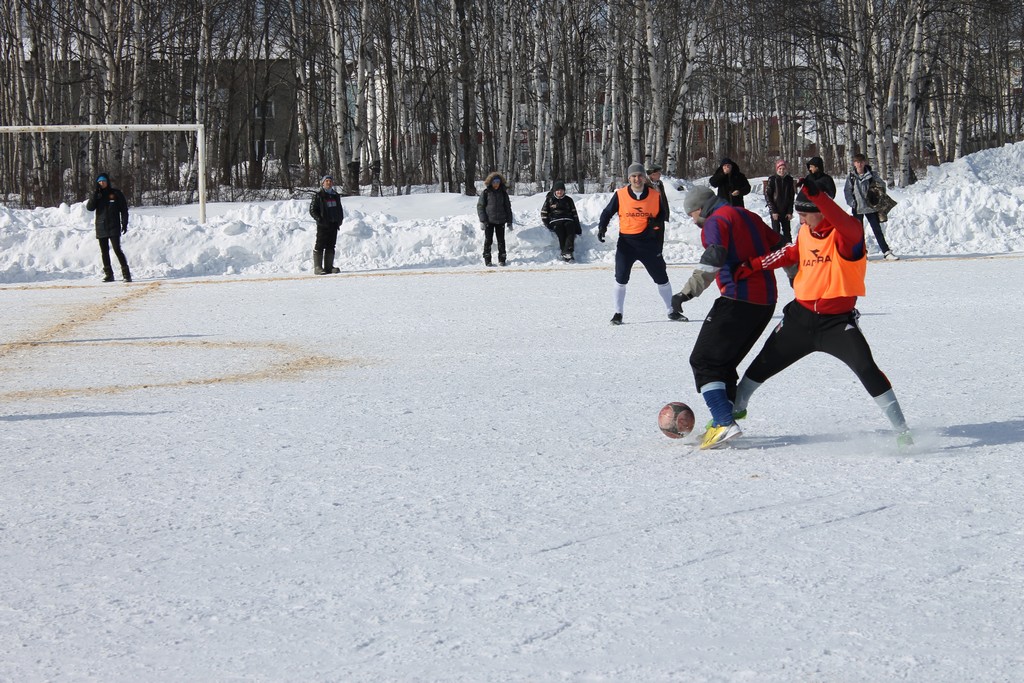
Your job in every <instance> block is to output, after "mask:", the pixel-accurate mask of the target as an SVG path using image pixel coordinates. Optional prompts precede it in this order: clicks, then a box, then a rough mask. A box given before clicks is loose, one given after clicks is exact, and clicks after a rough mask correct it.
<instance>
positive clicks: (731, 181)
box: [708, 158, 750, 206]
mask: <svg viewBox="0 0 1024 683" xmlns="http://www.w3.org/2000/svg"><path fill="white" fill-rule="evenodd" d="M726 164H732V170H731V171H730V172H729V174H728V175H726V173H725V171H723V170H722V166H725V165H726ZM708 182H709V183H710V184H711V187H717V188H718V196H719V197H721V198H722V199H724V200H725V201H727V202H729V203H730V204H732V205H733V206H743V196H744V195H747V194H750V181H749V180H747V176H745V175H743V172H742V171H740V167H739V166H737V165H736V162H735V161H733V160H732V159H728V158H726V159H722V163H721V165H719V167H718V170H717V171H715V173H714V174H713V175H712V176H711V179H710V180H709V181H708ZM737 190H739V194H737V195H733V192H735V191H737Z"/></svg>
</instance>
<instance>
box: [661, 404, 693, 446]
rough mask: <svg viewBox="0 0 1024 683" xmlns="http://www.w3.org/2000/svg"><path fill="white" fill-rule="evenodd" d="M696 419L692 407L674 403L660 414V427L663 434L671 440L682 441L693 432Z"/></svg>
mask: <svg viewBox="0 0 1024 683" xmlns="http://www.w3.org/2000/svg"><path fill="white" fill-rule="evenodd" d="M695 419H696V418H695V417H694V415H693V411H692V410H690V406H688V405H686V404H685V403H680V402H679V401H672V402H671V403H669V404H668V405H666V406H665V407H664V408H662V409H661V412H660V413H658V426H659V427H660V428H661V433H662V434H664V435H665V436H667V437H668V438H670V439H681V438H683V437H684V436H686V435H687V434H689V433H690V432H691V431H693V422H694V420H695Z"/></svg>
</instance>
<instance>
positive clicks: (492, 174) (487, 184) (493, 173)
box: [484, 171, 505, 189]
mask: <svg viewBox="0 0 1024 683" xmlns="http://www.w3.org/2000/svg"><path fill="white" fill-rule="evenodd" d="M495 178H497V179H499V180H500V181H501V185H499V186H498V187H499V188H500V189H505V176H503V175H501V173H499V172H498V171H491V172H490V174H488V176H487V179H486V180H484V187H490V186H491V181H492V180H494V179H495Z"/></svg>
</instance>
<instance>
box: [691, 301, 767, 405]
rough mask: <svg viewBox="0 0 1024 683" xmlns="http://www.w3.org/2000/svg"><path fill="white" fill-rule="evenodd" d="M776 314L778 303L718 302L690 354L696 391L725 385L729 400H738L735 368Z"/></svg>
mask: <svg viewBox="0 0 1024 683" xmlns="http://www.w3.org/2000/svg"><path fill="white" fill-rule="evenodd" d="M774 313H775V304H767V305H762V304H752V303H749V302H747V301H738V300H736V299H729V298H727V297H724V296H720V297H718V298H717V299H715V303H714V305H712V306H711V311H710V312H709V313H708V315H707V317H706V318H704V324H703V325H701V328H700V333H699V334H698V335H697V341H696V342H695V343H694V345H693V351H692V352H691V353H690V367H691V368H693V379H694V380H695V381H696V384H697V391H700V388H701V387H702V386H704V385H705V384H707V383H709V382H725V391H726V393H727V394H728V396H729V400H734V399H735V398H736V380H737V379H739V376H738V375H737V373H736V368H737V367H739V364H740V363H741V362H742V361H743V359H744V358H745V357H746V355H747V354H748V353H750V349H752V348H753V347H754V344H756V343H757V340H758V339H759V338H760V337H761V333H762V332H764V328H766V327H768V323H769V322H771V319H772V315H773V314H774Z"/></svg>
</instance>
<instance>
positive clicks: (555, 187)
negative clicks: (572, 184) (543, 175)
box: [551, 180, 565, 192]
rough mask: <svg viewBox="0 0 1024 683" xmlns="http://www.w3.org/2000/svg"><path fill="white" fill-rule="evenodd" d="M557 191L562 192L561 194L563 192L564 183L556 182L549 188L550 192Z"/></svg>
mask: <svg viewBox="0 0 1024 683" xmlns="http://www.w3.org/2000/svg"><path fill="white" fill-rule="evenodd" d="M558 190H562V191H563V192H564V191H565V183H563V182H562V181H561V180H556V181H555V184H554V185H552V186H551V191H552V192H556V191H558Z"/></svg>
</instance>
